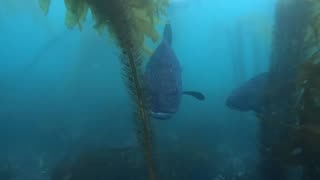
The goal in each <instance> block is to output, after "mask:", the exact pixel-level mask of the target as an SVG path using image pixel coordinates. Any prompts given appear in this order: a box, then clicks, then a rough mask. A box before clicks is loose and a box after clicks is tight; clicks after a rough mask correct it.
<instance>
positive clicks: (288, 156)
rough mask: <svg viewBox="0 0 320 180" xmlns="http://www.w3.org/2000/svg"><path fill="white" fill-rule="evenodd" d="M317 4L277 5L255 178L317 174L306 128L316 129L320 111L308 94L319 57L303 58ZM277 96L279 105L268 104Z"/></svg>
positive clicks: (311, 134)
mask: <svg viewBox="0 0 320 180" xmlns="http://www.w3.org/2000/svg"><path fill="white" fill-rule="evenodd" d="M317 3H319V2H316V1H313V3H312V1H301V0H290V1H285V2H284V1H279V2H278V4H277V9H276V16H275V18H276V19H275V30H274V37H273V44H272V45H273V46H272V53H271V60H270V69H269V71H270V77H269V83H268V88H267V89H266V92H265V93H266V95H265V98H266V102H267V105H266V112H268V113H267V114H263V115H262V116H263V117H262V118H261V117H260V119H262V120H263V121H261V123H260V131H261V133H260V137H261V151H260V153H261V158H262V168H261V172H260V173H261V177H260V179H279V180H280V179H281V180H283V179H288V174H287V170H288V168H292V167H302V172H301V174H302V175H301V176H302V179H303V180H309V179H310V180H311V179H318V178H319V174H317V173H316V167H317V165H319V164H318V163H317V161H316V160H314V159H317V158H316V157H318V156H319V153H318V152H320V151H316V149H317V148H316V147H319V145H318V143H316V140H315V139H317V137H318V135H316V131H315V130H314V129H310V126H315V125H317V124H319V118H318V117H319V109H318V108H317V107H316V106H315V103H314V100H315V99H317V97H316V95H315V94H314V93H311V91H310V87H311V86H314V85H315V84H314V83H315V81H314V77H315V76H314V75H315V74H313V73H315V72H316V69H317V68H316V66H317V65H315V64H313V65H310V64H312V63H311V62H312V60H313V61H314V60H315V59H317V58H318V57H319V53H317V52H316V53H315V54H313V55H312V56H311V58H310V59H311V60H310V59H308V58H307V57H310V50H312V49H314V47H315V43H314V42H313V41H314V40H315V36H313V37H312V38H310V32H309V29H310V26H311V27H314V24H315V22H317V23H318V22H319V21H314V20H313V17H314V15H313V13H314V11H315V10H314V7H317V6H316V4H317ZM318 5H319V4H318ZM318 20H319V19H318ZM312 29H314V28H312ZM312 32H314V31H312ZM311 54H312V53H311ZM306 59H307V61H306ZM301 69H303V70H301ZM318 70H319V69H318ZM318 72H319V71H318ZM307 74H308V75H307ZM311 74H312V75H311ZM281 77H286V78H281ZM302 77H304V78H302ZM301 78H302V79H303V80H302V79H301ZM284 81H286V82H284ZM289 81H290V82H289ZM288 82H289V83H288ZM317 82H319V81H317ZM283 84H286V85H285V86H284V85H283ZM280 91H283V92H286V94H283V93H279V92H280ZM279 95H281V96H282V97H281V98H284V100H283V102H279V104H272V103H271V102H275V101H274V100H275V99H279V98H280V97H279ZM283 96H285V97H283ZM268 102H270V103H268ZM264 120H267V121H264ZM270 121H271V122H270ZM275 124H277V125H275ZM311 124H312V125H311ZM315 127H317V126H315ZM316 152H317V153H316ZM317 177H318V178H317Z"/></svg>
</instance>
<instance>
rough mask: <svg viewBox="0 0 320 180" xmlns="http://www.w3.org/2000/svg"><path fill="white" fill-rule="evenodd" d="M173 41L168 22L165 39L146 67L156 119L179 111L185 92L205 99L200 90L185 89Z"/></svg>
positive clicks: (147, 86) (147, 81) (147, 87)
mask: <svg viewBox="0 0 320 180" xmlns="http://www.w3.org/2000/svg"><path fill="white" fill-rule="evenodd" d="M171 43H172V30H171V25H170V24H166V25H165V28H164V32H163V39H162V41H161V43H160V44H159V46H158V47H157V48H156V49H155V51H154V52H153V54H152V55H151V57H150V60H149V62H148V64H147V65H146V69H145V74H144V76H145V81H146V89H147V92H148V93H149V94H150V100H151V101H150V104H151V112H152V116H153V117H154V118H155V119H170V118H171V117H172V116H173V115H174V114H175V113H176V112H177V111H178V109H179V105H180V103H181V99H182V95H183V94H186V95H190V96H193V97H195V98H196V99H198V100H204V99H205V96H204V95H203V94H202V93H200V92H195V91H183V89H182V77H181V66H180V63H179V60H178V58H177V56H176V54H175V52H174V51H173V49H172V47H171Z"/></svg>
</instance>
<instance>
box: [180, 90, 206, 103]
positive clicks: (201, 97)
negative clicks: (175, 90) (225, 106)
mask: <svg viewBox="0 0 320 180" xmlns="http://www.w3.org/2000/svg"><path fill="white" fill-rule="evenodd" d="M183 94H185V95H190V96H192V97H194V98H196V99H198V100H200V101H203V100H205V99H206V97H205V96H204V95H203V94H202V93H201V92H196V91H183Z"/></svg>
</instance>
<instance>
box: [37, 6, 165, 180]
mask: <svg viewBox="0 0 320 180" xmlns="http://www.w3.org/2000/svg"><path fill="white" fill-rule="evenodd" d="M64 2H65V6H66V9H67V13H66V19H65V24H66V26H67V27H68V28H73V27H75V26H78V27H79V29H80V30H81V29H82V25H83V22H84V21H85V18H86V17H87V14H88V12H89V10H90V11H91V14H92V16H93V18H94V20H95V25H94V28H95V29H96V30H97V31H98V32H102V31H103V29H104V28H106V29H107V30H108V31H109V33H110V35H111V37H113V39H114V40H115V42H116V43H117V45H118V46H119V47H120V49H121V55H120V59H121V62H122V64H123V70H124V79H125V81H126V84H127V87H128V89H129V91H130V94H131V95H132V99H133V101H134V102H135V103H134V104H135V105H136V111H137V113H136V114H135V120H136V121H135V122H136V125H137V135H138V138H139V142H140V143H141V145H142V147H143V148H144V152H145V158H146V160H147V164H148V172H149V179H151V180H154V179H155V172H154V171H155V170H154V162H153V161H154V160H153V156H152V153H153V148H152V144H153V143H152V137H151V134H152V128H151V124H150V119H151V116H150V113H149V108H148V102H147V99H148V98H147V94H146V93H145V91H144V90H143V82H142V81H141V79H142V78H141V76H142V59H143V58H142V51H143V47H144V42H145V38H146V37H149V38H151V39H152V40H153V41H154V42H155V41H157V40H158V38H159V35H158V33H157V31H156V28H155V27H156V25H157V23H158V22H159V20H160V18H161V17H162V16H163V15H166V14H165V10H166V8H167V6H168V0H65V1H64ZM39 4H40V7H41V9H42V10H43V12H44V13H45V14H47V13H48V11H49V6H50V0H39Z"/></svg>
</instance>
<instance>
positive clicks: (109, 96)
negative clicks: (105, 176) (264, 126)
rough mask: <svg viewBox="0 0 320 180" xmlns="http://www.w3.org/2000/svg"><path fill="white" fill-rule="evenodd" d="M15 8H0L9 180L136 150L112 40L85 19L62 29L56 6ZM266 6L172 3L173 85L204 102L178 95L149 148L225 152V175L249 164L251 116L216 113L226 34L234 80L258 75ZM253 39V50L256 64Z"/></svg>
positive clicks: (269, 21) (227, 84)
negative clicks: (100, 154)
mask: <svg viewBox="0 0 320 180" xmlns="http://www.w3.org/2000/svg"><path fill="white" fill-rule="evenodd" d="M20 3H22V2H19V1H18V0H11V1H9V0H1V1H0V63H1V64H0V83H1V89H0V99H1V101H0V111H1V119H0V131H1V136H0V140H1V141H0V142H3V143H1V144H0V146H1V148H0V166H1V163H4V162H6V161H9V162H10V164H13V165H12V166H14V167H15V168H16V169H18V173H17V176H16V177H15V178H16V179H19V180H20V179H21V180H29V179H30V180H38V179H39V180H40V179H48V177H49V174H50V168H52V167H54V166H55V163H56V162H58V161H59V160H60V159H62V158H63V157H64V156H67V155H69V154H76V152H78V151H80V149H81V148H85V147H86V146H98V145H106V146H108V147H112V148H113V147H129V146H136V141H135V137H134V128H133V127H134V126H133V123H132V110H133V109H132V106H131V101H130V98H129V96H128V93H127V89H126V87H125V85H124V82H123V78H122V75H121V73H122V71H121V64H120V61H119V59H118V49H117V47H116V45H115V44H114V43H113V41H112V40H111V39H110V38H109V37H108V35H107V34H106V33H105V34H103V35H102V36H98V35H97V34H96V32H95V31H94V30H93V28H92V25H93V24H94V22H93V21H92V20H91V16H89V17H87V21H86V23H85V25H84V27H83V29H82V31H81V32H80V31H79V30H78V29H77V28H75V29H73V30H68V29H67V28H66V27H65V25H64V15H65V7H64V4H63V1H54V2H52V6H51V7H50V11H49V14H48V15H47V16H43V14H42V13H41V11H40V8H38V5H37V1H36V0H30V3H25V4H24V3H22V4H20ZM274 3H275V2H274V0H259V1H257V0H238V1H231V0H202V1H196V0H185V1H183V0H181V1H173V3H172V6H171V7H170V8H169V10H168V19H169V20H170V22H171V24H172V29H173V49H174V50H175V52H176V55H177V57H178V58H179V60H180V63H181V66H182V70H183V71H182V74H183V88H184V89H185V90H196V91H201V92H202V93H204V94H205V95H206V101H204V102H198V101H196V100H194V99H193V98H190V97H187V96H186V97H184V98H183V101H182V104H181V106H180V109H179V112H178V113H177V114H176V115H175V116H174V117H173V118H172V119H170V120H169V121H158V122H155V129H156V132H157V134H159V136H160V141H159V143H161V142H162V141H164V142H174V143H179V142H180V141H186V140H188V139H190V143H191V144H192V143H193V142H194V143H195V144H197V143H198V144H199V143H200V144H201V145H203V146H204V147H205V148H208V149H219V151H225V152H228V154H229V157H228V158H226V159H232V161H234V162H235V164H241V165H235V166H236V168H234V169H235V173H240V174H241V173H245V171H246V169H247V168H246V167H250V166H252V164H253V163H254V162H255V161H256V159H258V156H257V138H258V136H257V134H258V128H257V123H258V122H257V121H256V119H255V117H254V115H253V114H251V113H240V112H236V111H232V110H230V109H228V108H227V107H226V106H225V99H226V97H227V96H228V95H229V93H230V92H231V90H232V89H233V88H235V87H236V86H237V83H239V82H235V81H234V79H233V73H234V72H233V69H232V63H233V60H232V58H234V57H233V56H232V53H233V52H234V49H232V46H231V45H230V44H231V43H230V36H231V35H230V31H232V30H233V29H234V28H235V25H236V24H237V23H239V22H241V23H243V27H244V36H243V37H244V38H243V44H244V51H243V53H244V55H243V56H244V58H243V59H244V61H243V62H239V64H240V63H242V64H244V67H245V76H244V77H243V79H242V80H241V82H244V81H245V80H247V79H249V78H251V77H252V76H254V75H256V74H257V73H259V72H262V71H266V70H267V68H268V57H269V53H270V46H271V45H270V42H271V38H272V36H271V30H272V25H273V16H274ZM162 28H163V26H159V29H158V31H159V33H162ZM253 38H256V39H257V45H258V46H259V49H260V50H261V53H260V56H259V57H258V59H257V56H255V55H254V50H253V44H252V39H253ZM150 46H151V47H153V48H154V47H155V46H156V44H150ZM256 61H259V63H258V64H259V69H256V66H255V65H254V64H255V63H256ZM236 62H237V61H236ZM2 132H3V133H2ZM181 139H182V140H181ZM158 146H159V147H161V148H168V149H170V146H165V147H163V146H162V145H161V144H160V145H158ZM203 146H202V147H203ZM221 166H223V163H221ZM225 168H228V167H227V166H226V167H225ZM204 174H205V172H204ZM195 176H197V177H195V179H201V178H200V177H204V178H203V179H205V176H204V175H195ZM218 176H223V174H216V179H218ZM212 178H214V177H212Z"/></svg>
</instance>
